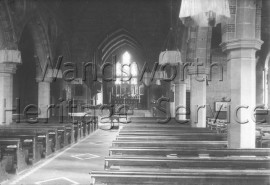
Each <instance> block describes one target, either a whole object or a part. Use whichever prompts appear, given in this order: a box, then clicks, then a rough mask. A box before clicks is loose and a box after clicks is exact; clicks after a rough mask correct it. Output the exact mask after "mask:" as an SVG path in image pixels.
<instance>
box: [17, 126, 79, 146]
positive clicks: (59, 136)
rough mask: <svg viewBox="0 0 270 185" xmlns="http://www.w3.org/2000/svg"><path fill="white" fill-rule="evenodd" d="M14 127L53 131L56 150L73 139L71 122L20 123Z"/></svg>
mask: <svg viewBox="0 0 270 185" xmlns="http://www.w3.org/2000/svg"><path fill="white" fill-rule="evenodd" d="M14 126H16V127H24V128H29V129H43V130H50V131H51V133H52V132H55V137H56V138H55V139H56V141H57V142H56V143H55V144H56V150H58V149H60V148H63V147H64V146H67V145H68V144H71V143H72V142H73V140H74V133H73V132H74V126H73V125H72V124H59V123H57V124H53V123H37V124H28V123H20V124H17V125H14Z"/></svg>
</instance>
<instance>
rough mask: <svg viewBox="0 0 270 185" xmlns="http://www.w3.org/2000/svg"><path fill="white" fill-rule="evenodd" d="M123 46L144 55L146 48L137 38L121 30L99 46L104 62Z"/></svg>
mask: <svg viewBox="0 0 270 185" xmlns="http://www.w3.org/2000/svg"><path fill="white" fill-rule="evenodd" d="M123 46H129V47H132V48H134V49H136V50H139V51H140V52H142V53H144V52H143V51H144V47H143V46H142V44H141V43H140V42H139V41H138V40H137V39H136V37H135V36H134V35H132V34H131V33H130V32H129V31H127V30H126V29H123V28H121V29H118V30H116V31H114V32H113V33H111V34H110V35H108V36H107V37H106V38H105V39H104V40H103V41H102V42H101V43H100V44H99V46H98V51H99V52H100V56H101V60H102V62H104V61H106V60H107V59H108V58H109V56H110V55H111V54H112V53H113V52H114V51H116V50H117V49H119V48H121V47H123Z"/></svg>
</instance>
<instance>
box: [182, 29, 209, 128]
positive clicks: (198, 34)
mask: <svg viewBox="0 0 270 185" xmlns="http://www.w3.org/2000/svg"><path fill="white" fill-rule="evenodd" d="M211 36H212V28H210V27H190V38H189V44H188V45H189V46H188V50H187V61H190V62H191V63H192V64H193V65H192V66H189V75H190V121H191V125H192V126H193V127H206V76H207V74H208V73H207V70H206V66H209V62H210V49H211ZM200 106H202V108H200Z"/></svg>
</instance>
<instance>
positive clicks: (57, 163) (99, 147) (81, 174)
mask: <svg viewBox="0 0 270 185" xmlns="http://www.w3.org/2000/svg"><path fill="white" fill-rule="evenodd" d="M116 134H117V131H114V130H111V131H103V130H97V131H96V132H95V133H93V134H92V135H90V136H88V137H87V138H85V139H83V140H81V141H80V142H79V143H77V144H75V145H73V146H71V147H69V148H66V149H65V150H63V151H61V152H59V153H56V154H55V155H54V156H51V157H49V158H48V159H46V160H44V161H42V162H41V163H39V164H37V165H36V166H34V167H33V168H31V169H29V170H26V171H24V172H22V173H20V174H18V175H16V176H15V177H14V178H13V179H11V180H9V181H6V182H4V183H3V184H2V185H7V184H21V185H26V184H27V185H29V184H42V185H45V184H46V185H49V184H51V185H55V184H57V185H69V184H89V182H90V175H89V172H90V171H91V170H103V169H104V157H105V156H108V151H109V147H110V146H111V143H112V140H114V139H115V137H116Z"/></svg>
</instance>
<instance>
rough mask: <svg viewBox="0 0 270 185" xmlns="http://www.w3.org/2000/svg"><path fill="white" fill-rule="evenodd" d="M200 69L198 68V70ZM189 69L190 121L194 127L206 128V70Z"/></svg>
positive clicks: (193, 67)
mask: <svg viewBox="0 0 270 185" xmlns="http://www.w3.org/2000/svg"><path fill="white" fill-rule="evenodd" d="M197 67H198V68H197ZM197 67H195V66H192V67H189V75H190V89H191V91H190V121H191V126H192V127H202V128H205V127H206V76H207V71H206V69H205V68H202V69H200V68H199V66H197Z"/></svg>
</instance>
